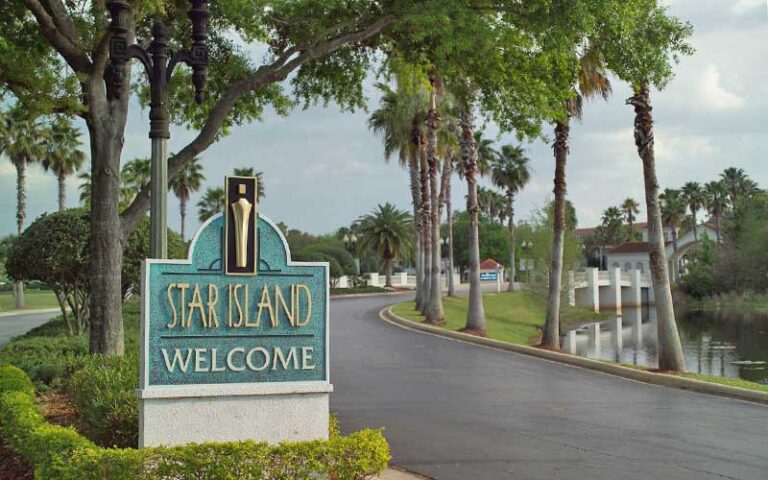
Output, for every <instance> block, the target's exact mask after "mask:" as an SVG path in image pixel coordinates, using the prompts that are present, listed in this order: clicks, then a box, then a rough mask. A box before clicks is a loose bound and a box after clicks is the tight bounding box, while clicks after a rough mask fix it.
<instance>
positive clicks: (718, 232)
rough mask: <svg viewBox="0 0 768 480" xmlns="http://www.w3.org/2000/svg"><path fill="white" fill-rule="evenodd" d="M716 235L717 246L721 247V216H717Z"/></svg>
mask: <svg viewBox="0 0 768 480" xmlns="http://www.w3.org/2000/svg"><path fill="white" fill-rule="evenodd" d="M715 235H717V244H718V245H720V214H717V215H715Z"/></svg>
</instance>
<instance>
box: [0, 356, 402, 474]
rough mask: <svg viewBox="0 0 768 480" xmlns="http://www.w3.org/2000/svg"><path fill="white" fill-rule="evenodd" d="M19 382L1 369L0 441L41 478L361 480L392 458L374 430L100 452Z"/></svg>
mask: <svg viewBox="0 0 768 480" xmlns="http://www.w3.org/2000/svg"><path fill="white" fill-rule="evenodd" d="M94 362H95V360H94ZM85 368H89V367H88V366H86V367H85ZM19 378H20V371H19V370H18V369H14V368H13V367H6V368H2V369H0V436H2V440H3V441H4V442H5V445H6V446H7V447H8V448H10V449H11V450H12V451H14V452H16V453H18V454H20V455H22V456H23V457H25V458H26V459H27V461H29V462H30V463H31V464H32V465H33V466H34V468H35V478H37V479H39V480H54V479H55V480H103V479H110V480H167V479H169V478H173V479H175V480H203V479H205V480H235V479H237V480H240V479H243V480H263V479H265V478H270V479H276V480H277V479H282V480H289V479H290V480H310V479H312V480H314V479H317V478H330V479H335V480H356V479H360V478H365V477H366V476H368V475H370V474H374V473H378V472H380V471H381V470H383V469H384V468H385V467H386V466H387V463H388V462H389V459H390V454H389V447H388V446H387V442H386V440H385V439H384V436H383V435H382V433H381V432H380V431H377V430H362V431H360V432H357V433H353V434H352V435H349V436H346V437H344V436H337V435H333V436H332V438H331V439H330V440H327V441H323V440H315V441H311V442H286V443H282V444H280V445H269V444H267V443H263V442H253V441H243V442H223V443H205V444H192V445H185V446H180V447H171V448H165V447H157V448H146V449H142V450H135V449H111V448H110V449H107V448H101V447H97V446H96V445H94V444H93V443H91V442H89V441H88V440H86V439H85V438H83V437H81V436H80V435H78V434H77V432H75V431H74V430H72V429H71V428H64V427H59V426H56V425H51V424H49V423H47V422H46V421H45V419H44V418H43V416H42V415H41V414H40V410H39V408H38V407H37V405H36V404H35V400H34V395H33V393H32V392H31V391H30V389H29V385H30V383H29V380H28V381H27V382H24V381H19Z"/></svg>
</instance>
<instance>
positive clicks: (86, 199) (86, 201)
mask: <svg viewBox="0 0 768 480" xmlns="http://www.w3.org/2000/svg"><path fill="white" fill-rule="evenodd" d="M77 178H78V180H80V184H79V185H78V186H77V189H78V190H79V191H80V195H79V197H78V199H79V200H80V204H81V205H83V206H84V207H86V208H88V209H90V208H91V188H92V186H91V185H92V184H91V173H90V172H80V173H78V174H77Z"/></svg>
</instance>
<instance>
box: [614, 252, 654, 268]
mask: <svg viewBox="0 0 768 480" xmlns="http://www.w3.org/2000/svg"><path fill="white" fill-rule="evenodd" d="M606 257H607V259H608V262H607V263H608V269H609V270H610V269H612V268H615V267H619V268H621V271H622V272H626V271H628V270H640V271H642V272H643V273H648V272H650V271H651V265H650V258H649V257H648V253H609V254H607V255H606ZM627 264H629V268H627Z"/></svg>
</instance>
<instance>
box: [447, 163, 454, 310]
mask: <svg viewBox="0 0 768 480" xmlns="http://www.w3.org/2000/svg"><path fill="white" fill-rule="evenodd" d="M445 168H447V169H448V179H447V181H446V183H445V212H446V214H445V216H446V222H447V223H448V296H449V297H455V296H456V285H455V284H454V281H453V211H452V210H453V208H452V206H451V205H452V204H451V175H452V172H453V164H452V162H451V160H450V159H449V160H446V167H445Z"/></svg>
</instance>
